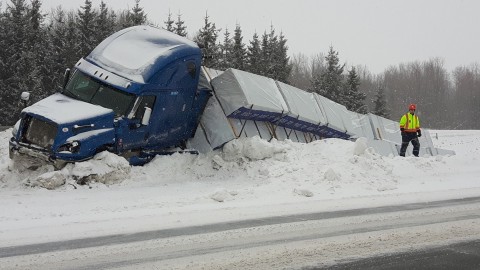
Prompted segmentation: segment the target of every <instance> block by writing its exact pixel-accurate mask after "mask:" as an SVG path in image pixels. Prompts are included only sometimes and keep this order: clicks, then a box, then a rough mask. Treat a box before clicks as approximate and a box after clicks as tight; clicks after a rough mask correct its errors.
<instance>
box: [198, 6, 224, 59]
mask: <svg viewBox="0 0 480 270" xmlns="http://www.w3.org/2000/svg"><path fill="white" fill-rule="evenodd" d="M209 18H210V17H209V16H208V14H207V13H206V14H205V24H204V25H203V27H202V28H201V29H200V30H199V32H198V34H197V35H196V36H195V38H194V41H195V42H196V43H197V44H199V45H200V46H201V47H202V48H203V65H204V66H206V67H210V68H218V58H219V54H220V49H219V46H218V44H217V38H218V32H219V31H220V30H217V27H216V26H215V23H212V22H210V21H209Z"/></svg>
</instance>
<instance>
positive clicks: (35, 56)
mask: <svg viewBox="0 0 480 270" xmlns="http://www.w3.org/2000/svg"><path fill="white" fill-rule="evenodd" d="M40 6H41V3H40V2H39V1H33V2H32V5H31V6H29V5H27V4H26V3H25V1H24V0H13V1H12V3H11V5H9V6H7V9H6V11H5V14H4V16H2V17H3V18H2V28H3V33H2V37H3V40H2V41H3V42H5V47H2V50H1V51H2V58H3V59H2V60H1V61H0V62H2V63H3V65H2V66H3V70H2V75H1V79H2V81H3V82H2V87H3V88H2V89H1V91H2V92H1V93H0V96H1V99H0V108H2V110H1V111H0V119H2V122H5V123H7V124H13V123H14V122H15V121H16V119H17V118H18V114H19V112H20V107H19V106H17V104H18V100H19V97H20V93H21V92H23V91H33V92H34V93H35V94H36V96H35V95H33V96H32V98H34V99H35V98H38V94H39V93H41V92H42V89H43V85H42V79H41V67H40V63H41V62H42V57H44V55H45V51H44V48H43V47H42V46H43V45H44V44H45V42H44V40H43V38H44V37H43V35H42V32H41V29H42V23H43V16H42V15H41V14H40ZM7 89H8V91H7Z"/></svg>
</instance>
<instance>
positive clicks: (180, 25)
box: [175, 13, 187, 37]
mask: <svg viewBox="0 0 480 270" xmlns="http://www.w3.org/2000/svg"><path fill="white" fill-rule="evenodd" d="M175 34H177V35H179V36H182V37H186V36H187V26H186V25H185V21H183V20H182V15H181V14H180V13H179V14H178V16H177V21H176V22H175Z"/></svg>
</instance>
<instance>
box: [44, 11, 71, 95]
mask: <svg viewBox="0 0 480 270" xmlns="http://www.w3.org/2000/svg"><path fill="white" fill-rule="evenodd" d="M48 30H49V31H48V37H49V40H50V57H49V59H50V66H51V72H53V73H54V74H55V75H57V76H50V78H51V79H52V81H51V85H52V88H54V89H59V88H60V87H61V86H62V78H61V77H60V76H58V75H59V74H61V72H63V71H64V70H65V68H66V67H67V66H66V65H67V63H65V57H66V56H67V55H68V54H69V50H68V46H67V41H68V38H67V36H68V30H67V15H66V13H65V11H64V10H63V9H62V8H61V6H59V7H57V9H55V10H54V11H53V13H52V14H51V18H50V25H49V26H48Z"/></svg>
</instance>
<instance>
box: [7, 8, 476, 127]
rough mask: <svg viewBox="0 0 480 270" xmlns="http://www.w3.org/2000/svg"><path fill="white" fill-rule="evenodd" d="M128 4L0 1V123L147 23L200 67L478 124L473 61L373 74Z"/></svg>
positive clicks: (333, 54)
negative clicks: (114, 39)
mask: <svg viewBox="0 0 480 270" xmlns="http://www.w3.org/2000/svg"><path fill="white" fill-rule="evenodd" d="M132 1H134V6H133V8H131V9H129V10H120V11H114V10H112V9H111V7H108V6H107V5H106V4H105V3H104V2H103V1H101V2H100V4H99V5H98V6H93V3H92V1H91V0H85V2H84V4H83V5H82V6H80V7H79V8H78V9H76V10H68V11H66V10H64V9H62V8H61V7H57V8H56V9H54V10H52V11H51V12H50V13H44V12H43V11H42V3H41V0H30V1H28V2H27V1H26V0H9V2H7V3H3V2H0V47H1V48H2V50H1V51H0V125H12V124H13V123H14V122H15V121H16V119H17V118H18V114H19V110H20V108H19V106H17V102H18V99H19V95H20V93H21V92H22V91H26V90H28V91H30V92H31V93H32V94H33V95H32V96H33V98H34V101H35V100H39V99H41V98H44V97H46V96H48V95H50V94H52V93H54V92H56V91H58V89H59V88H61V87H62V81H63V72H64V70H65V68H66V67H71V66H73V65H74V64H75V63H76V61H78V59H80V58H81V57H85V56H86V55H88V53H89V52H90V51H91V50H92V49H93V48H94V47H95V46H96V45H97V44H98V43H100V42H101V41H102V40H103V39H105V38H106V37H107V36H109V35H110V34H112V33H114V32H116V31H118V30H121V29H123V28H126V27H130V26H134V25H141V24H148V25H153V26H156V27H162V28H164V29H166V30H168V31H171V32H174V33H176V34H178V35H181V36H185V37H188V38H190V39H192V40H194V41H195V42H197V43H198V44H199V45H200V46H201V48H202V50H203V54H204V59H203V64H204V65H205V66H208V67H211V68H214V69H219V70H225V69H227V68H230V67H231V68H237V69H241V70H245V71H248V72H252V73H255V74H259V75H263V76H267V77H270V78H273V79H276V80H279V81H282V82H285V83H289V84H291V85H293V86H296V87H298V88H300V89H303V90H307V91H310V92H316V93H318V94H321V95H323V96H325V97H327V98H329V99H331V100H333V101H336V102H338V103H340V104H343V105H345V106H346V107H347V108H348V109H349V110H351V111H355V112H358V113H369V112H371V113H374V114H377V115H380V116H384V117H387V118H390V119H392V120H398V119H399V118H400V117H401V115H402V114H404V113H405V112H406V108H407V106H408V104H409V103H417V104H418V108H419V114H420V115H421V119H422V124H423V126H424V127H430V128H439V129H442V128H444V129H461V128H464V129H471V128H480V121H478V120H477V119H478V116H480V109H479V108H480V106H479V105H480V104H479V103H480V101H479V99H480V97H479V94H480V69H479V67H478V64H472V65H470V66H464V67H458V68H457V69H455V70H454V71H453V72H452V73H449V72H448V71H447V70H446V69H445V67H444V63H443V60H442V59H439V58H435V59H430V60H428V61H425V62H418V61H417V62H412V63H404V64H399V65H397V66H391V67H389V68H388V69H386V70H385V71H384V72H383V73H381V74H378V75H375V74H372V73H371V72H369V71H368V68H367V67H365V66H347V64H346V63H341V61H340V57H339V52H337V51H335V50H334V48H333V47H330V50H329V51H328V52H327V53H326V54H324V53H319V54H317V55H314V56H310V57H307V56H305V55H303V54H294V55H293V56H291V57H290V56H289V55H288V49H289V48H288V45H287V38H286V37H285V35H284V34H283V33H282V32H280V33H278V32H277V31H276V30H275V28H274V27H273V25H272V26H271V27H270V29H268V30H265V31H264V32H263V33H260V34H258V33H255V34H254V35H253V36H252V38H251V39H250V40H249V41H246V42H245V41H244V37H243V35H242V28H241V26H240V25H239V24H237V25H236V26H235V29H228V28H225V29H221V28H218V27H217V26H216V25H215V23H214V22H213V21H212V19H211V18H210V16H209V15H208V13H206V14H205V17H204V25H203V26H202V28H200V29H198V30H197V31H195V32H194V33H190V34H189V29H188V27H187V24H186V22H185V21H184V20H183V18H182V15H181V14H180V13H179V14H176V15H175V16H174V15H173V14H171V13H170V12H168V16H167V18H166V19H165V20H164V21H162V22H161V24H160V25H158V24H157V23H156V22H152V21H150V20H149V18H147V15H146V13H145V11H144V10H143V8H142V6H141V4H140V0H132Z"/></svg>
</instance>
